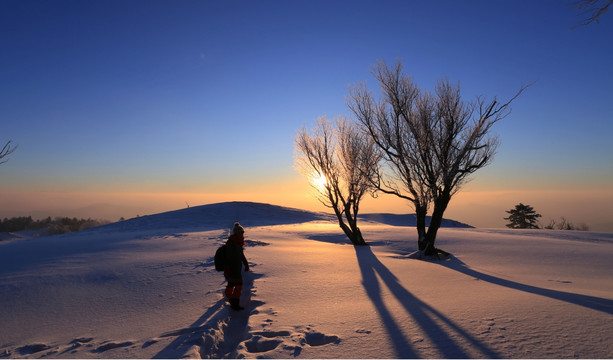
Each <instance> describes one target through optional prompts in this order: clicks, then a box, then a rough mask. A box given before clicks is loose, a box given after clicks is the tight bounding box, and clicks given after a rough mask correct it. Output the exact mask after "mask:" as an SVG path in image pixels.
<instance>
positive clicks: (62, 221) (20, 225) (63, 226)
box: [0, 216, 110, 235]
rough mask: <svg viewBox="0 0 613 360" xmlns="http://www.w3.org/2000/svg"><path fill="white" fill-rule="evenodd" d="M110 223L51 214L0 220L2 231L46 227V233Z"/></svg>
mask: <svg viewBox="0 0 613 360" xmlns="http://www.w3.org/2000/svg"><path fill="white" fill-rule="evenodd" d="M108 223H110V221H108V220H95V219H90V218H88V219H77V218H69V217H56V218H53V219H52V218H51V216H49V217H47V218H46V219H42V220H34V219H32V217H31V216H20V217H12V218H10V219H8V218H4V220H0V232H6V233H9V232H17V231H24V230H43V229H46V231H45V234H46V235H55V234H64V233H69V232H75V231H82V230H85V229H89V228H93V227H96V226H100V225H105V224H108Z"/></svg>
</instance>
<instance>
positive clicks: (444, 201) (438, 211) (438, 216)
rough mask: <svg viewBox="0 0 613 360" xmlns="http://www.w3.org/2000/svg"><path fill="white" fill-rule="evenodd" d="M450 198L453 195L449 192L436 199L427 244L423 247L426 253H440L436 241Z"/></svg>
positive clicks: (429, 254) (430, 254)
mask: <svg viewBox="0 0 613 360" xmlns="http://www.w3.org/2000/svg"><path fill="white" fill-rule="evenodd" d="M450 200H451V195H449V194H448V193H443V194H442V195H441V196H439V197H438V198H437V199H436V200H435V201H434V210H433V211H432V217H431V218H430V226H428V233H427V234H426V241H425V242H426V244H425V248H424V249H423V250H424V254H425V255H428V256H432V255H435V254H436V253H438V249H437V248H436V247H435V246H434V242H435V241H436V234H437V232H438V229H439V228H440V227H441V224H442V223H443V214H444V213H445V210H446V209H447V205H449V201H450ZM420 250H422V249H420Z"/></svg>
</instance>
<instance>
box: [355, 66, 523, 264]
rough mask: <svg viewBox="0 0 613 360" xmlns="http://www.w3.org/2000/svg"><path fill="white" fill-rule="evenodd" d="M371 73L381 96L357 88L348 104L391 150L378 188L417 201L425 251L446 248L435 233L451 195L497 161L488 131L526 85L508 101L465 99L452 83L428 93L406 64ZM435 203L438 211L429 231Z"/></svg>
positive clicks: (385, 149)
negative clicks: (405, 69)
mask: <svg viewBox="0 0 613 360" xmlns="http://www.w3.org/2000/svg"><path fill="white" fill-rule="evenodd" d="M372 73H373V75H374V76H375V78H376V79H377V81H378V83H379V85H380V87H381V92H382V96H381V99H380V100H377V99H375V96H374V94H373V93H372V92H370V91H368V90H367V89H366V87H365V85H358V86H356V87H354V88H353V89H352V91H351V92H350V96H349V98H348V106H349V108H350V109H351V110H352V111H353V113H354V114H355V116H356V118H357V119H358V121H359V122H360V123H361V124H362V125H363V128H364V130H365V132H366V133H368V134H369V135H370V137H371V138H372V139H373V141H374V142H375V143H376V144H377V145H378V146H379V148H380V149H381V150H382V151H383V153H384V154H385V160H386V163H387V165H388V169H389V170H388V174H384V173H383V172H384V170H379V171H378V172H377V176H375V177H374V180H375V182H374V184H373V185H374V186H376V188H377V189H378V190H380V191H382V192H383V193H387V194H394V195H396V196H399V197H401V198H404V199H407V200H409V201H411V202H412V203H413V205H414V207H415V212H416V216H417V233H418V246H419V250H422V251H424V253H425V254H426V255H433V254H436V253H437V252H438V251H441V250H439V249H436V248H435V247H434V242H435V240H436V234H437V231H438V229H439V228H440V226H441V223H442V220H443V214H444V212H445V210H446V209H447V206H448V205H449V202H450V200H451V198H452V196H453V195H454V194H456V193H457V192H458V191H459V190H460V189H461V187H462V185H464V184H465V183H466V181H467V180H468V176H469V175H471V174H472V173H474V172H475V171H477V170H479V169H480V168H482V167H484V166H486V165H488V164H489V163H490V162H491V161H492V159H493V156H494V153H495V152H496V148H497V145H498V138H497V137H496V136H490V135H489V132H490V130H491V128H492V126H493V125H494V124H495V123H496V122H498V121H500V120H501V119H503V118H504V117H506V116H507V115H508V114H509V113H510V107H509V105H510V104H511V102H512V101H513V100H514V99H515V98H517V97H518V96H519V94H521V92H522V91H523V90H524V89H525V87H522V88H521V89H520V90H519V91H518V92H517V94H516V95H515V96H513V97H512V98H511V99H510V100H509V101H507V102H506V103H500V102H498V101H497V100H496V99H493V100H490V101H486V100H485V99H484V98H483V97H477V99H476V100H475V101H473V102H464V101H463V100H462V98H461V95H460V86H459V85H456V86H452V85H451V84H450V83H449V81H447V80H442V81H439V82H438V84H437V85H436V91H435V93H430V92H428V91H421V90H420V89H419V88H418V87H417V86H416V85H415V84H414V83H413V81H412V80H411V79H410V78H409V77H407V76H406V75H404V74H403V72H402V64H401V63H400V62H397V63H396V65H395V66H394V67H393V68H390V67H388V66H387V64H386V63H385V62H379V63H378V64H377V65H376V66H375V67H374V69H373V71H372ZM430 204H432V205H433V207H434V208H433V212H432V216H431V220H430V224H429V226H428V229H427V231H426V228H425V226H426V214H427V212H428V208H429V206H430ZM441 252H442V251H441Z"/></svg>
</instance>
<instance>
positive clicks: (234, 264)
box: [223, 222, 249, 310]
mask: <svg viewBox="0 0 613 360" xmlns="http://www.w3.org/2000/svg"><path fill="white" fill-rule="evenodd" d="M243 246H245V229H244V228H243V227H242V226H241V224H239V223H238V222H236V223H234V226H233V227H232V230H231V231H230V237H229V238H228V242H227V243H226V254H225V262H224V269H223V274H224V276H225V278H226V281H227V282H228V285H227V286H226V297H227V298H228V301H229V302H230V307H231V308H232V309H234V310H243V309H244V308H243V307H241V306H240V305H239V301H240V298H241V292H242V290H243V275H242V265H245V271H249V263H248V262H247V258H246V257H245V254H244V253H243Z"/></svg>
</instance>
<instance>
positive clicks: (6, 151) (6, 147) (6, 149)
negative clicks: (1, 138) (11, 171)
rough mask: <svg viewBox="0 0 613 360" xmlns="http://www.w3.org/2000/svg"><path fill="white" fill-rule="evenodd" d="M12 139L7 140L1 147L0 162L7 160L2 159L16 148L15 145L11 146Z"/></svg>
mask: <svg viewBox="0 0 613 360" xmlns="http://www.w3.org/2000/svg"><path fill="white" fill-rule="evenodd" d="M12 142H13V141H11V140H9V141H8V142H7V143H6V144H5V145H4V146H3V147H2V150H0V164H4V163H5V162H7V161H9V159H6V160H2V159H4V158H5V157H7V156H9V155H10V154H12V153H13V151H15V149H17V146H11V143H12Z"/></svg>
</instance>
